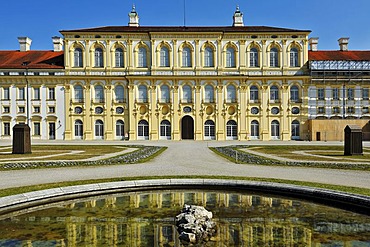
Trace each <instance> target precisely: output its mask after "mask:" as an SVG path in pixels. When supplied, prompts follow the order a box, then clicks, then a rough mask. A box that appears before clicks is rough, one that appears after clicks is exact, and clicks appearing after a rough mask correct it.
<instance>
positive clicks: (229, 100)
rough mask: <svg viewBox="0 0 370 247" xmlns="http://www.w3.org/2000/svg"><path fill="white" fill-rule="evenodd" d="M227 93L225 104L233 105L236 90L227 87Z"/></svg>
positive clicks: (231, 86)
mask: <svg viewBox="0 0 370 247" xmlns="http://www.w3.org/2000/svg"><path fill="white" fill-rule="evenodd" d="M226 91H227V99H226V102H227V103H235V102H236V89H235V86H234V85H228V86H227V88H226Z"/></svg>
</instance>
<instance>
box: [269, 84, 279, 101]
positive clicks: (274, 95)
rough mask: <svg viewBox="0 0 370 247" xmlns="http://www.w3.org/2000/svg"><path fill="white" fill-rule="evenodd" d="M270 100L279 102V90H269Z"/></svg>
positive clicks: (272, 88) (275, 88)
mask: <svg viewBox="0 0 370 247" xmlns="http://www.w3.org/2000/svg"><path fill="white" fill-rule="evenodd" d="M270 100H272V101H278V100H279V89H278V87H277V86H272V87H271V88H270Z"/></svg>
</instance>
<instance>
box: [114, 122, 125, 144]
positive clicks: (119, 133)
mask: <svg viewBox="0 0 370 247" xmlns="http://www.w3.org/2000/svg"><path fill="white" fill-rule="evenodd" d="M116 137H118V138H120V139H123V138H124V137H125V124H124V122H123V121H122V120H118V121H117V122H116Z"/></svg>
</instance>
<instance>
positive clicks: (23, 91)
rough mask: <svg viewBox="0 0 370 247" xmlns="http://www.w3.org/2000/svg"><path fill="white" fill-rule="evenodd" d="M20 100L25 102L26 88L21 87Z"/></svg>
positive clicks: (19, 91) (19, 90)
mask: <svg viewBox="0 0 370 247" xmlns="http://www.w3.org/2000/svg"><path fill="white" fill-rule="evenodd" d="M18 99H20V100H25V99H26V98H25V88H24V87H20V88H19V89H18Z"/></svg>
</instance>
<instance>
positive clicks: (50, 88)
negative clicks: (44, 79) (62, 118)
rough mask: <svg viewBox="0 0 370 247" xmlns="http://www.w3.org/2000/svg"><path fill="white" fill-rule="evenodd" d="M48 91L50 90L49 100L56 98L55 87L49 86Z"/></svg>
mask: <svg viewBox="0 0 370 247" xmlns="http://www.w3.org/2000/svg"><path fill="white" fill-rule="evenodd" d="M48 91H49V98H48V99H49V100H55V88H53V87H49V88H48Z"/></svg>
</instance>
